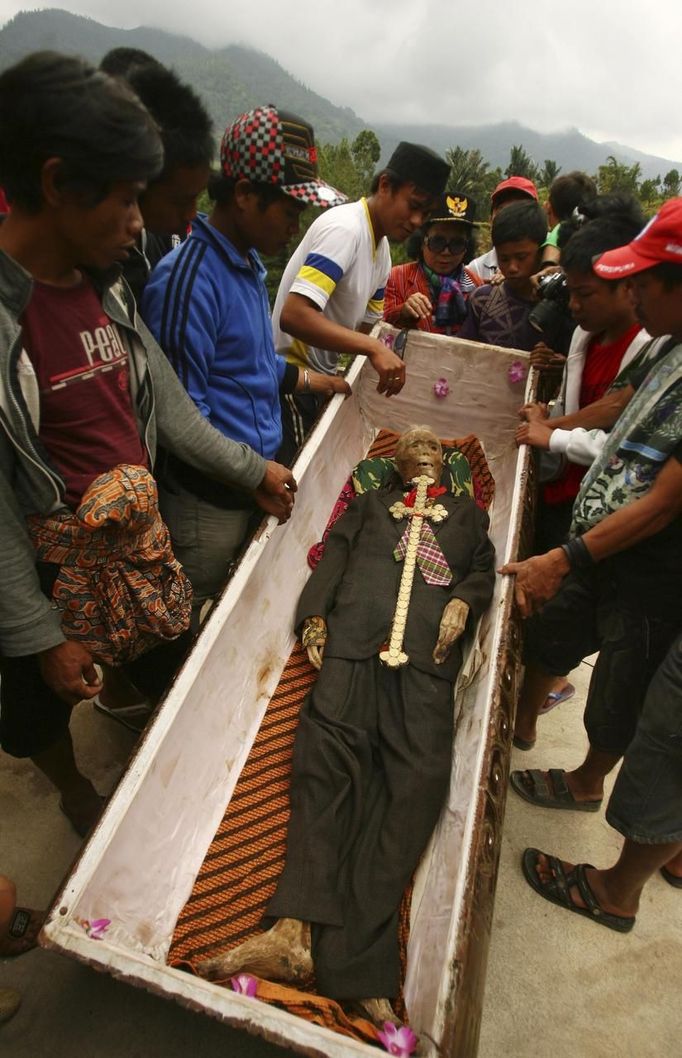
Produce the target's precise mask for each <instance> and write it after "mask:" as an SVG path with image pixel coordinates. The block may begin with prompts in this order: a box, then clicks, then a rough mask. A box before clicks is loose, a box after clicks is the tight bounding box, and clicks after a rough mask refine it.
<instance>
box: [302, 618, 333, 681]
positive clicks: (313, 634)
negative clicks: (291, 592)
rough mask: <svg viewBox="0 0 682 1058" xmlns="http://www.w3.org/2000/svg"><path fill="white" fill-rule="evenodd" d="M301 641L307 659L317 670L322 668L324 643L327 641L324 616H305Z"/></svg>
mask: <svg viewBox="0 0 682 1058" xmlns="http://www.w3.org/2000/svg"><path fill="white" fill-rule="evenodd" d="M301 642H302V643H303V646H304V647H305V649H306V651H307V652H308V661H309V662H310V664H311V665H312V666H313V668H314V669H317V670H318V672H319V670H320V669H321V668H322V659H323V657H324V645H325V643H326V642H327V622H326V621H325V619H324V617H306V619H305V621H304V622H303V632H302V633H301Z"/></svg>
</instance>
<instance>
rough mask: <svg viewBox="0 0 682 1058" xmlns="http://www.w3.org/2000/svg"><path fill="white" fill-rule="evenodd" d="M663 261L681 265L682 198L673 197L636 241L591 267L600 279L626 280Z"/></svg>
mask: <svg viewBox="0 0 682 1058" xmlns="http://www.w3.org/2000/svg"><path fill="white" fill-rule="evenodd" d="M663 261H672V262H673V263H674V264H678V265H682V198H671V199H670V201H669V202H666V203H665V205H663V206H661V208H660V210H659V212H658V213H657V214H656V216H655V217H654V218H653V220H650V221H649V223H648V224H647V225H646V227H645V228H643V229H642V230H641V232H640V233H639V235H638V236H637V238H636V239H633V240H632V242H631V243H628V245H627V246H620V247H619V248H618V249H617V250H607V252H606V253H603V254H602V255H601V257H599V258H598V259H597V260H596V261H595V262H594V264H593V265H592V267H593V269H594V272H595V274H596V275H598V276H599V278H600V279H626V278H627V276H632V275H636V274H637V272H643V271H644V270H645V269H646V268H653V267H654V266H655V265H657V264H662V263H663Z"/></svg>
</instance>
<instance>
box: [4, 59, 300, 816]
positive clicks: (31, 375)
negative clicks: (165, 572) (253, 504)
mask: <svg viewBox="0 0 682 1058" xmlns="http://www.w3.org/2000/svg"><path fill="white" fill-rule="evenodd" d="M162 161H163V149H162V145H161V140H160V138H159V134H158V131H157V129H156V126H155V124H154V122H153V120H152V118H151V117H150V115H149V114H148V112H147V111H146V110H145V109H144V107H143V106H142V104H141V103H140V102H139V100H138V99H137V98H136V97H135V96H134V95H133V93H132V92H131V91H130V89H129V88H128V87H127V86H126V85H125V84H123V82H121V81H117V80H114V79H112V78H110V77H108V76H107V75H106V74H104V73H102V72H100V71H98V70H95V69H94V68H93V67H91V66H90V65H89V64H88V63H86V62H83V61H81V60H79V59H75V58H66V57H64V56H61V55H57V54H55V53H52V52H44V53H39V54H36V55H31V56H29V57H28V58H26V59H24V60H23V61H22V62H20V63H18V64H17V65H16V66H14V67H11V68H10V69H8V70H5V72H4V73H3V74H2V75H1V76H0V185H2V186H3V187H4V188H5V191H6V193H7V197H8V200H9V203H10V206H11V209H10V212H9V214H8V215H7V217H6V218H5V220H4V221H3V223H2V225H0V366H1V370H0V396H1V397H2V400H1V401H0V418H1V419H2V425H3V427H4V429H3V431H2V432H1V435H0V436H1V438H2V440H0V532H1V534H2V535H1V546H0V583H2V595H1V596H0V654H1V657H0V673H1V676H2V679H1V681H0V743H1V744H2V748H3V749H4V750H5V752H7V753H9V754H10V755H11V756H15V757H30V758H31V759H32V760H33V763H34V764H35V765H36V767H37V768H38V769H39V770H40V771H41V772H43V774H44V775H45V776H46V777H47V778H48V779H50V781H51V782H52V783H53V784H54V785H55V786H56V787H57V789H58V790H59V792H60V795H61V800H60V807H61V809H62V811H63V812H64V813H65V814H66V816H67V817H68V818H69V820H70V821H71V823H72V824H73V826H74V827H75V829H76V830H77V831H78V832H79V833H81V834H84V833H85V832H86V831H87V830H88V828H89V827H90V826H91V825H92V824H93V823H94V822H95V820H96V818H97V816H98V814H99V812H100V811H101V807H102V805H101V800H100V798H99V797H98V795H97V792H96V791H95V789H94V788H93V786H92V784H91V783H90V782H89V780H88V779H87V778H86V777H85V776H84V775H82V774H81V772H80V771H79V769H78V767H77V764H76V761H75V758H74V752H73V744H72V741H71V735H70V732H69V720H70V714H71V709H72V707H73V706H74V705H75V704H76V703H77V702H79V701H81V699H84V698H93V697H94V696H95V695H96V694H97V693H98V691H99V690H100V686H101V685H100V683H99V680H98V676H97V672H96V670H95V667H94V663H93V662H94V658H93V654H92V653H91V651H90V650H89V649H88V648H87V647H86V646H84V645H83V643H82V642H80V641H78V640H76V639H74V638H71V639H68V638H67V637H66V635H65V634H64V631H63V629H62V619H61V612H60V610H58V609H57V608H56V607H55V606H53V603H52V586H53V584H54V582H55V577H58V576H60V573H61V567H62V565H63V564H64V561H65V560H64V559H62V560H60V562H58V563H57V564H55V563H54V562H50V563H47V562H45V563H41V565H40V567H39V566H38V565H37V563H36V550H35V547H34V544H33V542H32V539H31V537H30V536H29V521H28V519H29V516H31V524H32V525H35V524H45V523H46V521H47V519H48V518H51V520H52V522H51V524H52V523H56V524H61V523H62V522H64V523H66V522H70V523H71V522H73V519H74V513H75V511H76V510H77V508H78V506H79V504H80V500H81V497H82V495H83V493H84V491H85V490H86V489H87V488H88V487H89V485H90V484H91V483H92V482H93V481H94V480H95V479H96V478H98V477H99V476H100V475H102V474H106V473H108V472H110V471H112V470H113V469H114V468H115V467H118V466H120V465H121V464H130V465H132V466H133V468H134V469H135V470H136V471H139V472H140V473H142V474H145V473H147V472H148V471H149V470H151V468H153V465H154V459H155V454H156V444H157V440H158V442H160V443H162V444H163V445H164V446H165V448H166V449H167V450H169V451H171V452H173V453H174V454H176V455H177V456H179V457H180V458H181V459H184V460H186V461H187V462H189V463H191V464H192V465H193V466H194V467H196V468H197V470H199V471H201V472H203V473H205V474H212V475H213V476H214V477H215V478H217V479H218V480H220V481H224V482H226V483H227V482H229V483H230V484H231V485H234V486H241V487H242V488H244V489H245V490H247V491H251V492H253V493H254V494H255V495H256V497H257V502H258V503H260V505H261V506H262V507H264V509H265V510H267V511H269V512H270V513H273V514H276V515H277V516H278V517H280V519H282V520H284V519H286V518H287V517H288V516H289V513H290V510H291V507H292V503H293V495H292V490H293V489H295V482H294V480H293V478H292V476H291V473H290V472H289V471H287V470H285V468H284V467H280V466H279V465H278V464H274V463H270V462H267V461H266V460H265V459H263V457H262V456H260V455H258V454H257V453H256V452H254V451H253V450H252V449H250V448H249V447H248V446H247V445H244V444H238V443H236V442H234V441H231V440H228V439H227V438H225V437H223V436H222V435H221V434H219V433H218V431H217V430H215V429H214V428H213V427H212V426H211V425H210V424H209V423H208V422H206V420H205V419H204V418H203V416H202V415H201V414H200V413H199V412H198V411H197V409H196V407H195V406H194V404H193V403H192V401H191V400H190V399H189V398H188V397H187V394H186V393H185V391H184V389H183V388H182V386H181V385H180V383H179V382H178V379H177V377H176V375H175V373H174V372H173V370H172V369H171V367H170V365H169V364H168V361H167V360H166V358H165V356H164V355H163V353H162V352H161V350H160V349H159V348H158V346H157V345H156V343H155V342H154V341H153V339H152V338H151V336H150V335H149V333H148V331H147V330H146V328H144V326H143V325H142V324H140V323H139V320H138V317H137V314H136V312H135V306H134V304H129V302H130V300H131V299H130V293H129V291H128V289H127V287H125V284H123V283H122V282H121V281H120V278H119V267H118V266H120V263H121V262H122V261H124V260H125V259H126V257H127V255H128V253H129V252H130V249H131V247H132V246H133V245H134V243H135V240H136V238H137V237H138V235H139V233H140V230H141V228H142V217H141V215H140V211H139V209H138V204H137V199H138V195H139V194H140V193H141V192H142V191H143V190H144V187H145V184H146V181H147V180H148V179H151V178H153V177H154V176H156V175H157V174H158V173H159V172H160V170H161V166H162ZM55 531H56V530H55ZM57 536H58V540H61V536H59V534H57ZM65 550H66V551H67V552H68V551H69V549H68V548H65ZM72 550H73V551H75V552H76V554H75V555H73V556H71V555H70V556H69V557H70V560H71V562H72V564H77V558H78V547H77V546H75V547H74V548H73V549H72ZM81 553H82V551H81ZM118 558H119V554H118V552H117V551H114V552H112V554H111V561H112V562H113V563H114V564H115V563H116V562H117V561H118ZM106 565H107V560H105V561H104V567H105V568H104V574H103V579H106ZM66 573H67V574H68V570H67V571H66ZM67 579H68V578H67ZM75 602H76V604H78V599H76V600H75ZM82 616H83V619H84V621H85V620H87V616H88V615H87V613H85V612H83V614H82ZM158 642H159V644H160V645H159V646H156V647H154V652H153V654H152V653H150V654H149V655H148V656H147V655H144V656H143V657H142V658H141V659H140V658H137V659H136V660H135V661H133V662H131V663H130V665H126V666H125V668H126V670H129V669H131V668H132V666H134V665H137V671H136V672H135V673H131V676H132V677H133V682H134V683H135V684H136V685H137V686H139V687H140V689H141V690H142V691H144V692H145V693H147V694H148V695H149V696H150V697H151V698H152V700H158V698H159V697H160V696H161V695H162V694H163V692H164V690H165V687H166V686H167V683H168V681H169V680H170V678H171V677H172V674H173V672H174V671H175V669H176V668H177V665H178V664H179V662H180V661H181V660H182V657H183V650H184V649H185V648H186V643H183V642H182V637H180V639H170V640H166V641H164V640H163V639H162V638H161V637H159V640H158ZM140 661H141V664H138V662H140Z"/></svg>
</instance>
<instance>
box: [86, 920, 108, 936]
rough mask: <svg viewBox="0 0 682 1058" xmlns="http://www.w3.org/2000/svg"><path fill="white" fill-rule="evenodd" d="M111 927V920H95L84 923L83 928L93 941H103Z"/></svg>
mask: <svg viewBox="0 0 682 1058" xmlns="http://www.w3.org/2000/svg"><path fill="white" fill-rule="evenodd" d="M110 925H111V919H110V918H94V919H93V920H92V922H87V921H85V922H83V928H84V929H85V932H86V933H87V935H88V937H90V939H91V940H101V939H102V937H103V936H104V934H105V933H106V931H107V930H108V929H109V926H110Z"/></svg>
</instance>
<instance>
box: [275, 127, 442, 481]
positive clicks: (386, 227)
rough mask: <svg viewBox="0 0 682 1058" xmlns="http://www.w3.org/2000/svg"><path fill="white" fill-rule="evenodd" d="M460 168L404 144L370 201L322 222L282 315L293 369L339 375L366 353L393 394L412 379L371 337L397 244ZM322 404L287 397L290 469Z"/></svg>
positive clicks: (294, 262) (278, 310)
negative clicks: (342, 364)
mask: <svg viewBox="0 0 682 1058" xmlns="http://www.w3.org/2000/svg"><path fill="white" fill-rule="evenodd" d="M449 173H450V166H449V165H448V163H447V162H446V161H444V160H443V159H442V158H441V157H440V156H439V155H437V154H435V153H434V152H433V151H432V150H430V149H429V148H428V147H422V146H420V145H419V144H415V143H400V144H398V146H397V147H396V149H395V151H394V152H393V154H392V156H391V158H390V159H389V161H388V164H387V166H386V168H385V169H383V170H382V171H381V172H380V173H378V174H377V175H376V176H375V177H374V181H373V183H372V187H371V189H370V194H369V197H368V198H361V199H360V200H359V201H358V202H350V203H348V204H346V205H344V206H341V207H339V208H337V209H333V210H330V211H329V212H328V213H326V214H324V215H323V216H321V217H318V218H317V220H316V221H314V222H313V224H312V225H311V226H310V228H309V229H308V231H307V232H306V234H305V236H304V237H303V239H302V241H301V243H300V245H299V246H298V248H297V249H296V251H295V253H294V254H293V256H292V258H291V260H290V261H289V263H288V265H287V267H286V269H285V272H284V275H283V276H282V281H281V283H280V286H279V290H278V292H277V300H276V302H275V308H274V311H273V317H272V322H273V327H274V332H275V347H276V349H277V351H278V353H281V354H282V355H283V356H285V357H286V358H287V360H289V362H290V363H292V364H296V365H297V366H299V367H301V368H303V369H304V370H305V369H313V370H315V371H320V372H322V373H323V374H326V375H334V374H336V369H337V365H338V361H339V355H340V354H351V355H355V354H357V353H361V354H364V355H365V356H367V357H368V359H369V360H370V362H371V364H372V367H373V368H374V370H375V371H376V373H377V374H378V376H379V383H378V386H377V389H378V391H379V392H380V393H385V394H386V396H387V397H390V396H393V395H394V394H396V393H399V392H400V390H401V389H402V387H403V385H404V383H405V364H404V363H403V361H402V360H401V359H400V358H399V357H398V356H397V355H396V354H395V353H394V352H392V350H390V349H388V348H387V347H386V346H385V345H384V344H383V342H380V341H378V340H377V339H375V338H371V337H370V336H369V333H368V332H369V331H370V330H371V329H372V327H373V326H374V324H375V323H377V322H378V321H379V320H381V318H382V316H383V311H384V288H385V286H386V281H387V279H388V276H389V274H390V271H391V254H390V250H389V246H388V240H389V239H396V240H399V241H400V242H402V241H403V240H405V239H406V238H407V237H408V236H409V235H411V234H412V232H415V231H416V230H417V229H418V228H420V227H421V226H422V224H423V223H424V221H425V220H426V218H427V216H428V214H429V211H430V209H431V206H432V204H433V203H434V201H435V199H436V197H437V196H438V195H439V194H440V193H441V192H442V191H443V190H444V189H445V184H446V182H447V179H448V175H449ZM321 405H322V401H321V400H320V399H319V397H318V396H316V395H315V394H312V393H309V392H305V391H304V392H303V393H300V394H296V395H295V396H294V395H292V394H290V395H288V396H287V397H286V398H285V404H284V409H283V411H284V414H283V424H284V438H285V440H284V446H283V450H282V453H281V455H280V458H281V459H282V461H283V462H286V463H289V462H290V460H291V459H292V458H293V456H294V454H295V452H296V449H297V448H298V447H299V446H300V445H301V444H302V443H303V440H304V439H305V436H306V434H307V433H308V431H309V430H310V428H311V426H312V424H313V423H314V421H315V419H316V417H317V415H318V413H319V410H320V407H321Z"/></svg>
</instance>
